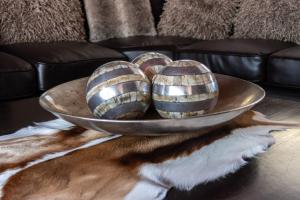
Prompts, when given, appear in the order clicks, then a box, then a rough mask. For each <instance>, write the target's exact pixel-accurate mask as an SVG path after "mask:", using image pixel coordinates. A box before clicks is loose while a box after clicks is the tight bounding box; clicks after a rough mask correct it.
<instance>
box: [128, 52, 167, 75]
mask: <svg viewBox="0 0 300 200" xmlns="http://www.w3.org/2000/svg"><path fill="white" fill-rule="evenodd" d="M170 62H172V60H171V59H170V58H169V57H168V56H165V55H163V54H161V53H155V52H149V53H144V54H141V55H139V56H138V57H136V58H135V59H134V60H133V61H132V63H134V64H136V65H138V67H139V68H140V69H141V70H142V71H143V72H144V73H145V74H146V76H147V77H148V78H149V80H152V78H153V76H154V75H155V74H157V73H159V72H160V71H161V70H162V69H163V68H165V66H166V65H167V64H169V63H170Z"/></svg>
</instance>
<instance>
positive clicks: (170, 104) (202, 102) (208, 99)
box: [152, 60, 219, 118]
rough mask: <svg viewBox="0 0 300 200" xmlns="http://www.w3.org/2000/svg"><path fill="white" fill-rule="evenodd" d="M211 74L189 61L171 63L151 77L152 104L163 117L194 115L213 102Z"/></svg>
mask: <svg viewBox="0 0 300 200" xmlns="http://www.w3.org/2000/svg"><path fill="white" fill-rule="evenodd" d="M218 93H219V89H218V84H217V81H216V79H215V76H214V74H213V73H212V72H211V71H210V70H209V69H208V68H207V67H206V66H205V65H203V64H202V63H200V62H197V61H193V60H179V61H174V62H171V63H169V64H168V65H167V67H165V68H164V69H163V70H162V71H161V72H160V73H159V74H157V75H156V76H155V77H154V78H153V89H152V98H153V101H154V106H155V108H156V110H157V111H158V113H159V114H160V115H161V116H162V117H163V118H188V117H196V116H200V115H202V114H204V113H205V112H207V111H209V110H211V109H212V108H213V107H214V106H215V105H216V103H217V97H218Z"/></svg>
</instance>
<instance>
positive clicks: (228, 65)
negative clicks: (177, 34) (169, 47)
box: [178, 39, 295, 82]
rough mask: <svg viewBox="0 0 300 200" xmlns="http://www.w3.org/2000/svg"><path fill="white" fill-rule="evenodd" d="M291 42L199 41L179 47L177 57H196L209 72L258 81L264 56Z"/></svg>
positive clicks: (264, 71) (262, 71) (286, 46)
mask: <svg viewBox="0 0 300 200" xmlns="http://www.w3.org/2000/svg"><path fill="white" fill-rule="evenodd" d="M294 45H295V44H292V43H285V42H280V41H275V40H244V39H226V40H210V41H201V42H198V43H195V44H192V45H189V46H184V47H179V48H178V58H179V59H194V60H198V61H200V62H202V63H204V64H205V65H207V66H208V67H209V68H210V69H211V70H212V71H213V72H216V73H222V74H227V75H231V76H237V77H240V78H244V79H247V80H250V81H254V82H259V81H263V80H265V78H266V77H265V76H266V63H267V58H268V55H270V54H271V53H273V52H276V51H279V50H282V49H285V48H288V47H291V46H294Z"/></svg>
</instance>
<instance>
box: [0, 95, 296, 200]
mask: <svg viewBox="0 0 300 200" xmlns="http://www.w3.org/2000/svg"><path fill="white" fill-rule="evenodd" d="M298 92H299V91H298ZM267 94H268V95H267V98H266V99H265V100H264V101H263V102H262V103H261V104H260V105H258V106H257V107H255V108H254V109H255V110H258V111H261V112H262V113H264V114H266V115H267V116H269V117H270V118H272V119H276V120H293V121H298V122H300V96H299V93H297V91H290V92H282V91H277V90H272V91H268V93H267ZM50 119H54V116H53V115H51V114H50V113H48V112H46V111H44V110H43V109H42V108H41V107H40V106H39V103H38V98H31V99H24V100H16V101H10V102H1V103H0V134H7V133H10V132H12V131H14V130H16V129H19V128H22V127H25V126H28V125H32V123H33V122H40V121H46V120H50ZM273 134H274V136H275V138H276V144H275V145H274V146H272V147H271V149H270V150H269V151H268V152H266V153H265V154H262V155H259V156H257V157H256V158H254V159H251V160H249V164H248V165H246V166H244V167H243V168H241V169H240V170H239V171H238V172H236V173H234V174H230V175H228V176H226V177H225V178H221V179H219V180H217V181H215V182H211V183H207V184H204V185H199V186H197V187H195V188H194V189H193V190H192V191H189V192H184V191H177V190H176V189H171V191H170V192H169V194H168V196H167V199H168V200H171V199H172V200H177V199H178V200H179V199H180V200H182V199H186V200H192V199H193V200H196V199H197V200H198V199H205V200H216V199H226V200H248V199H249V200H250V199H251V200H281V199H282V200H294V199H299V200H300V129H295V130H289V131H285V132H278V133H273Z"/></svg>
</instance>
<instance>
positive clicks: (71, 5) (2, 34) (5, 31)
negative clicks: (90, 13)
mask: <svg viewBox="0 0 300 200" xmlns="http://www.w3.org/2000/svg"><path fill="white" fill-rule="evenodd" d="M0 13H1V18H0V44H12V43H21V42H52V41H83V40H84V39H85V38H86V34H85V29H84V21H85V19H84V15H83V11H82V5H81V2H80V0H51V1H49V0H17V1H12V0H1V1H0Z"/></svg>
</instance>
